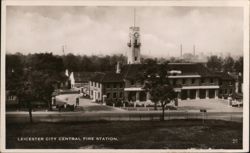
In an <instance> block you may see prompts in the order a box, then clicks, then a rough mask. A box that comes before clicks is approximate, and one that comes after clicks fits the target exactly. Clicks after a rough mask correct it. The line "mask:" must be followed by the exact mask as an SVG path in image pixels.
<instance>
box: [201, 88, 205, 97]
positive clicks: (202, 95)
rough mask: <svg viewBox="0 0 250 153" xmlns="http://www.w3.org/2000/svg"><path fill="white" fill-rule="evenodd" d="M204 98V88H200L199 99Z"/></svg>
mask: <svg viewBox="0 0 250 153" xmlns="http://www.w3.org/2000/svg"><path fill="white" fill-rule="evenodd" d="M205 98H206V90H204V89H200V99H205Z"/></svg>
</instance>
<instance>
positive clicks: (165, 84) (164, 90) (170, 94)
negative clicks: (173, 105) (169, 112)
mask: <svg viewBox="0 0 250 153" xmlns="http://www.w3.org/2000/svg"><path fill="white" fill-rule="evenodd" d="M167 65H168V63H163V64H156V63H149V64H147V65H145V66H146V71H145V80H146V82H145V87H144V89H145V90H146V91H148V92H149V93H150V99H151V101H153V102H154V103H155V106H156V105H157V103H159V102H160V104H161V108H162V116H161V120H164V116H165V108H166V105H167V104H168V103H170V102H171V101H172V100H175V99H176V97H177V93H176V92H175V91H174V88H173V87H172V86H171V85H170V84H169V81H168V79H167Z"/></svg>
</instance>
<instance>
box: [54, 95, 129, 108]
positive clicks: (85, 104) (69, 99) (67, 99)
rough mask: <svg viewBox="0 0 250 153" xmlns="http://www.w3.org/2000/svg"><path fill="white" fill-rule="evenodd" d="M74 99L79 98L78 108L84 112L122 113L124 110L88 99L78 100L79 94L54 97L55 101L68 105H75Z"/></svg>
mask: <svg viewBox="0 0 250 153" xmlns="http://www.w3.org/2000/svg"><path fill="white" fill-rule="evenodd" d="M76 98H79V106H80V107H82V108H83V110H84V111H85V112H86V111H87V112H106V111H112V112H124V111H125V110H124V109H121V108H117V107H111V106H106V105H102V104H98V103H96V102H93V101H92V100H90V99H86V98H80V95H79V94H63V95H58V96H56V101H59V102H63V103H67V104H69V105H76Z"/></svg>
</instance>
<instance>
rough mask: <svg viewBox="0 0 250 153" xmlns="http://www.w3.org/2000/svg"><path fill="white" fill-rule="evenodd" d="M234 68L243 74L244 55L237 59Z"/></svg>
mask: <svg viewBox="0 0 250 153" xmlns="http://www.w3.org/2000/svg"><path fill="white" fill-rule="evenodd" d="M234 70H235V71H236V72H238V73H241V74H243V57H242V56H241V57H240V58H239V59H238V60H236V61H235V63H234Z"/></svg>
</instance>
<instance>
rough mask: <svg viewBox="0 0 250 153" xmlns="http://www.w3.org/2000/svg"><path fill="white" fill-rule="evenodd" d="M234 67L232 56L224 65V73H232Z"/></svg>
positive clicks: (227, 58) (226, 59) (225, 60)
mask: <svg viewBox="0 0 250 153" xmlns="http://www.w3.org/2000/svg"><path fill="white" fill-rule="evenodd" d="M233 66H234V59H233V58H232V57H231V56H228V57H226V58H225V59H224V63H223V71H224V72H232V71H233Z"/></svg>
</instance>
